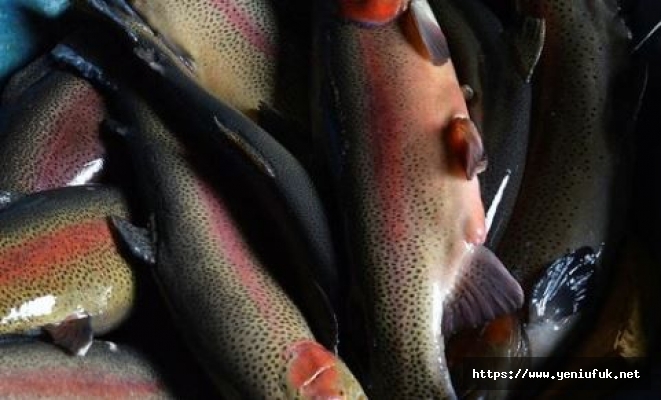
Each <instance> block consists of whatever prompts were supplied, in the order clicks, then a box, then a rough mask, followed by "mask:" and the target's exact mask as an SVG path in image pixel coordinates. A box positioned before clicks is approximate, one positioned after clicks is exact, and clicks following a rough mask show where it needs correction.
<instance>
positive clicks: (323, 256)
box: [83, 0, 338, 346]
mask: <svg viewBox="0 0 661 400" xmlns="http://www.w3.org/2000/svg"><path fill="white" fill-rule="evenodd" d="M83 3H84V4H85V7H86V8H87V9H88V11H91V12H93V13H95V14H96V15H97V16H99V17H101V18H103V20H105V21H109V22H110V23H111V24H112V25H115V26H118V27H119V28H121V32H120V33H121V36H120V38H121V39H123V40H125V41H128V42H129V43H128V45H129V46H130V47H129V51H133V52H134V53H135V54H136V55H137V56H138V58H139V60H138V63H139V65H138V66H136V65H135V64H133V70H131V73H132V74H139V75H140V76H141V77H142V78H141V80H142V83H144V84H145V85H144V86H143V87H141V88H140V90H141V92H142V93H143V94H145V95H146V96H147V97H148V98H149V99H151V100H152V102H151V104H155V105H157V106H158V108H159V111H162V112H165V113H166V114H167V115H168V116H170V117H172V119H176V122H177V123H178V124H180V125H183V126H186V130H185V132H186V133H187V134H189V135H191V136H190V140H191V142H195V145H196V146H199V147H201V148H203V149H205V150H207V151H209V150H210V149H212V151H213V152H214V154H217V156H218V157H219V158H222V159H226V160H227V162H228V163H230V164H231V165H232V166H233V168H236V169H237V170H239V169H240V170H241V172H240V173H241V174H242V175H243V176H244V178H245V179H244V182H246V184H247V185H248V186H249V188H248V189H247V190H250V191H251V192H252V193H254V198H256V199H258V200H259V201H261V202H262V204H260V206H261V207H263V208H264V209H265V210H269V213H270V214H271V215H272V216H273V217H274V219H276V222H275V225H276V226H277V227H278V229H280V230H281V231H282V232H283V238H284V239H285V243H286V246H287V248H288V249H290V250H291V251H292V252H294V253H297V254H298V255H297V256H296V259H297V260H299V261H300V264H301V265H304V266H306V267H305V268H302V269H300V271H299V272H297V274H296V275H297V276H309V275H312V278H313V279H314V280H315V281H316V282H317V283H318V285H319V286H320V287H321V289H322V291H323V294H324V296H327V297H328V298H329V300H330V302H331V304H332V305H335V304H336V302H337V299H338V294H337V290H338V273H337V267H336V260H335V253H334V248H333V246H334V245H333V243H332V240H331V236H330V229H329V226H328V221H327V217H326V211H325V209H324V207H323V204H322V202H321V199H320V198H319V195H318V192H317V188H316V187H315V183H314V182H313V181H312V179H311V178H310V176H309V174H308V172H307V171H306V170H305V169H304V168H303V166H302V165H301V164H300V163H299V161H298V160H297V159H296V158H295V157H294V156H293V155H292V154H291V153H290V152H289V151H288V150H287V149H285V148H284V147H283V146H282V145H281V144H280V143H278V142H277V141H276V140H275V139H274V138H273V137H271V136H270V135H269V134H268V133H267V132H266V131H265V130H263V129H262V128H260V127H259V126H258V125H257V124H255V123H254V122H253V121H252V120H251V119H249V118H247V117H246V116H244V115H243V114H242V113H240V112H239V111H237V110H236V109H234V108H233V107H231V106H229V105H228V104H226V103H224V102H222V101H218V100H217V99H216V98H214V97H213V96H211V95H210V94H209V93H208V92H207V91H206V90H205V89H204V88H202V87H200V86H199V85H198V84H197V83H196V82H195V81H194V80H193V79H191V77H190V76H189V75H188V74H187V73H186V71H185V67H184V66H182V65H181V63H180V62H178V61H177V59H176V57H175V56H174V55H173V54H171V52H170V51H169V50H168V49H167V48H165V47H164V45H163V43H161V42H160V41H159V40H158V38H156V37H154V36H153V35H152V34H151V33H150V32H149V31H145V30H144V29H142V28H140V26H141V25H139V22H137V21H135V20H134V19H133V18H132V17H131V15H130V14H125V13H124V12H123V11H122V10H124V8H123V5H122V4H123V3H122V2H121V1H116V0H111V1H103V0H85V1H83ZM123 44H126V43H123ZM85 58H89V57H88V55H87V54H85ZM114 64H115V63H113V62H112V60H101V61H99V66H100V67H102V68H103V69H112V66H113V65H114ZM315 333H316V332H315ZM332 341H336V339H332ZM323 343H324V344H328V345H331V346H334V344H330V341H326V340H323Z"/></svg>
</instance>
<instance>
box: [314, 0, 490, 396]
mask: <svg viewBox="0 0 661 400" xmlns="http://www.w3.org/2000/svg"><path fill="white" fill-rule="evenodd" d="M320 3H324V2H320ZM320 11H321V10H320ZM324 11H325V12H326V14H320V20H319V29H320V32H319V33H318V35H319V38H320V42H319V43H318V45H319V46H320V50H319V51H320V52H321V53H323V58H322V60H323V63H324V64H323V66H322V67H321V70H320V72H319V74H320V76H319V77H318V78H319V79H320V82H318V83H319V84H320V88H319V90H320V93H321V96H322V99H320V102H321V104H323V105H321V106H320V110H321V111H323V115H322V118H323V123H322V125H323V126H317V127H316V128H319V129H318V130H317V131H316V132H315V133H316V134H319V135H321V136H320V137H318V138H317V139H318V141H319V143H323V145H324V146H326V150H327V151H329V152H330V154H329V159H331V160H333V161H334V162H335V165H336V169H335V170H334V171H333V172H334V174H335V177H336V178H337V182H336V183H337V193H338V194H339V195H340V204H341V206H342V207H343V211H344V212H345V214H346V215H345V217H346V220H347V223H346V225H347V232H346V234H347V236H348V240H347V243H348V244H349V251H351V253H352V256H353V259H354V264H353V267H354V273H355V274H356V276H357V281H358V286H359V288H360V291H361V292H362V294H363V295H364V303H365V309H366V317H367V323H366V325H367V328H366V329H368V333H369V335H370V343H371V346H372V347H371V348H370V352H371V353H372V354H371V363H372V365H371V372H372V379H373V383H374V385H373V388H372V390H373V394H371V395H372V396H373V397H374V398H378V399H445V398H454V390H453V388H452V384H451V382H450V377H449V373H448V371H447V365H446V363H445V352H444V345H445V343H444V337H443V332H442V330H441V318H442V314H443V308H444V306H445V302H446V301H448V299H449V298H450V297H451V296H452V292H453V290H454V289H455V286H454V285H455V284H456V282H457V280H458V279H460V277H461V276H463V275H464V274H465V273H468V272H467V268H465V267H466V265H467V263H466V260H468V259H470V258H471V257H472V256H473V251H475V250H477V249H479V248H480V246H479V244H480V243H482V242H483V241H484V235H485V232H484V209H483V206H482V202H481V199H480V191H479V184H478V180H477V178H472V179H470V180H469V179H467V177H466V171H465V170H462V169H461V167H458V163H456V162H453V160H454V158H453V157H454V154H452V147H451V146H450V145H446V142H447V141H448V140H449V139H446V137H444V134H445V132H449V133H448V135H449V134H450V133H453V129H452V125H451V121H453V118H454V117H455V116H457V115H464V116H466V115H467V114H468V111H467V109H466V103H465V101H464V98H463V94H462V91H461V88H460V86H459V83H458V81H457V77H456V75H455V72H454V67H453V64H452V62H451V61H450V60H446V61H445V62H444V63H443V65H441V66H434V65H433V64H432V63H431V62H429V60H428V59H427V58H426V57H425V56H424V55H423V54H424V53H421V51H420V49H421V48H422V45H421V44H420V43H416V42H415V40H414V39H412V38H416V37H417V36H416V34H412V32H413V29H414V27H413V25H412V21H411V20H410V19H407V18H406V15H405V16H404V17H402V18H401V19H400V20H398V21H397V22H396V23H392V24H388V25H385V26H381V27H372V28H364V27H361V26H357V25H354V24H348V23H344V22H342V21H339V20H338V19H336V18H334V17H332V15H333V14H332V12H330V11H328V10H324ZM324 15H325V17H324ZM329 121H332V123H335V124H336V125H333V126H330V127H329V125H330V123H329ZM317 122H319V121H317ZM329 128H331V129H329ZM455 133H456V132H455ZM473 272H474V273H477V274H482V271H481V270H478V271H472V272H471V273H473ZM475 277H476V278H479V275H478V276H475ZM354 312H355V310H354Z"/></svg>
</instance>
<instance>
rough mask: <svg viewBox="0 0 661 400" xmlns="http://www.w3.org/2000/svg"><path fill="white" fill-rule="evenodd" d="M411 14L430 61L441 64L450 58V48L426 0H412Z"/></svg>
mask: <svg viewBox="0 0 661 400" xmlns="http://www.w3.org/2000/svg"><path fill="white" fill-rule="evenodd" d="M410 7H411V15H412V16H413V21H414V22H415V26H416V28H417V30H418V34H419V35H420V39H422V43H423V44H424V45H425V48H426V49H427V52H428V53H429V57H430V60H431V62H432V63H433V64H434V65H441V64H443V63H444V62H446V61H447V60H448V59H449V58H450V50H449V47H448V41H447V39H446V38H445V34H444V33H443V31H442V30H441V26H440V25H439V24H438V21H437V20H436V16H434V13H433V11H432V10H431V7H430V6H429V2H428V0H412V1H411V5H410Z"/></svg>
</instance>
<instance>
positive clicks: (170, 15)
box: [130, 0, 309, 123]
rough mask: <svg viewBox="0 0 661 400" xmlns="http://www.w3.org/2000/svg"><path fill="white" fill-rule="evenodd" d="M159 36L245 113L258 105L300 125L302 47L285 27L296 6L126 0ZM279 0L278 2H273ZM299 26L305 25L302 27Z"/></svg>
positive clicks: (249, 0)
mask: <svg viewBox="0 0 661 400" xmlns="http://www.w3.org/2000/svg"><path fill="white" fill-rule="evenodd" d="M130 3H131V4H132V6H133V7H134V8H135V9H136V10H137V11H138V12H139V13H140V15H142V16H143V17H144V18H145V20H146V21H147V23H148V24H149V25H150V26H151V27H152V28H154V29H155V30H156V31H157V32H158V33H159V34H161V35H163V36H164V37H165V38H166V40H167V41H169V42H171V43H174V44H176V47H177V48H180V49H182V50H183V51H184V52H185V53H186V54H187V55H188V56H190V57H191V59H192V61H193V64H194V71H193V72H194V76H195V79H196V80H197V81H198V82H199V83H200V85H201V86H203V87H204V88H205V89H207V90H208V91H210V92H211V93H212V94H213V95H214V96H216V97H218V98H219V99H221V100H223V101H225V102H227V103H228V104H229V105H231V106H233V107H235V108H236V109H238V110H239V111H241V112H243V113H246V114H247V115H249V116H251V117H255V116H256V111H257V109H258V106H259V103H260V102H264V103H266V104H268V105H270V106H271V107H275V108H277V109H279V110H280V111H282V112H284V113H285V114H286V115H288V116H290V117H292V118H293V119H295V120H297V121H299V122H302V123H305V122H306V121H307V118H308V117H307V113H308V103H309V102H308V101H307V100H308V96H307V93H308V92H307V90H306V85H307V82H308V75H307V74H308V71H309V68H308V59H307V58H306V57H305V54H306V53H307V52H308V49H306V47H309V45H308V44H307V43H305V42H303V41H302V40H301V35H300V34H298V31H296V30H295V29H292V25H296V24H299V25H304V24H305V23H306V22H305V21H296V20H295V19H293V18H292V15H293V14H296V13H300V10H296V9H292V6H297V7H300V6H302V7H304V8H305V7H308V8H309V5H306V4H296V5H289V6H285V5H283V4H282V2H280V1H278V0H230V1H221V0H202V1H199V0H184V1H177V0H132V1H130ZM278 3H280V4H278ZM303 32H305V31H303Z"/></svg>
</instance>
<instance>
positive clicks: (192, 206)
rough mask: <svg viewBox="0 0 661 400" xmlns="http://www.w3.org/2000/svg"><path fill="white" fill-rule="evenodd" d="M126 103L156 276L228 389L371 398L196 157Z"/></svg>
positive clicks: (140, 107) (278, 395) (141, 106)
mask: <svg viewBox="0 0 661 400" xmlns="http://www.w3.org/2000/svg"><path fill="white" fill-rule="evenodd" d="M123 97H124V98H122V99H121V100H118V101H119V102H120V103H121V104H122V105H124V106H125V107H127V109H126V112H127V118H128V119H129V120H130V121H131V124H130V126H131V127H132V128H129V129H131V132H130V133H129V134H128V139H129V141H130V145H131V149H132V152H133V156H134V159H135V161H136V167H137V168H138V170H139V171H140V172H141V177H142V179H143V185H142V187H143V189H144V195H145V198H146V199H150V201H149V203H150V206H149V208H150V209H151V210H153V212H154V215H155V217H154V221H155V230H156V234H155V235H156V238H157V242H156V253H155V254H156V263H155V274H156V277H157V279H158V281H159V282H160V285H161V288H162V290H163V293H164V295H165V297H166V299H167V300H168V303H169V305H170V306H171V309H172V312H173V315H174V317H175V319H176V321H177V322H178V323H179V324H180V326H181V327H182V328H183V330H184V335H185V337H186V338H187V339H188V341H189V344H190V345H191V347H192V348H193V349H194V350H195V352H196V354H197V356H198V358H200V359H201V360H202V361H203V364H204V365H205V366H206V369H207V371H208V372H209V374H210V375H211V376H212V378H213V379H214V380H215V382H216V383H217V384H218V387H219V388H220V390H221V391H226V392H229V393H233V394H234V395H236V396H244V397H245V396H247V397H248V398H273V399H294V398H295V399H299V398H300V399H316V398H337V399H365V397H364V394H362V389H361V388H360V384H359V383H358V382H357V381H356V380H355V379H354V378H353V377H352V376H351V373H350V372H349V370H348V369H347V368H346V367H345V366H344V365H343V363H342V362H341V361H340V360H339V358H337V357H336V356H335V355H333V354H332V353H330V352H329V351H328V350H326V349H324V348H323V346H321V345H320V344H318V343H316V342H315V339H314V337H313V335H312V332H311V331H310V328H309V327H308V324H307V323H306V321H305V319H304V318H303V316H302V314H301V313H300V311H298V309H297V308H296V306H295V305H294V304H293V302H292V301H291V300H290V298H289V297H288V296H287V295H286V294H285V292H284V291H283V290H282V288H281V287H280V286H279V285H278V283H277V282H276V281H275V280H274V279H273V277H272V276H271V275H270V274H269V272H267V270H266V268H265V267H264V265H263V264H262V263H261V261H260V260H259V258H258V257H257V256H256V255H255V254H254V253H253V252H252V251H251V248H250V244H249V243H248V242H247V241H246V238H245V237H244V236H243V234H242V233H241V230H240V228H239V227H238V226H237V224H236V222H235V220H234V218H233V216H232V215H231V213H230V211H229V209H228V206H227V204H226V202H225V200H224V199H223V197H221V196H220V195H219V194H218V193H217V192H216V191H215V189H216V187H215V186H214V184H212V183H211V182H210V181H209V180H206V179H205V178H204V176H205V175H204V174H203V173H201V172H200V171H201V170H200V169H197V168H194V167H193V165H192V163H191V162H190V160H189V157H188V156H189V154H188V151H187V150H186V149H185V148H184V147H183V146H181V144H180V143H178V142H177V141H176V139H175V136H174V135H173V134H172V133H171V132H170V131H169V128H168V127H167V126H166V125H164V122H163V121H162V120H161V119H160V118H159V117H158V116H157V115H156V114H155V112H154V111H153V110H152V109H151V108H150V107H149V106H148V105H147V104H146V103H145V102H144V101H142V100H139V99H137V98H126V97H125V96H123ZM133 129H136V130H135V131H133ZM145 155H146V156H145ZM196 171H197V172H196ZM118 229H120V230H121V227H119V226H118ZM182 277H185V279H182ZM306 290H309V288H307V289H306ZM313 377H316V378H314V379H312V378H313ZM228 386H229V387H230V388H228ZM241 398H243V397H241Z"/></svg>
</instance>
